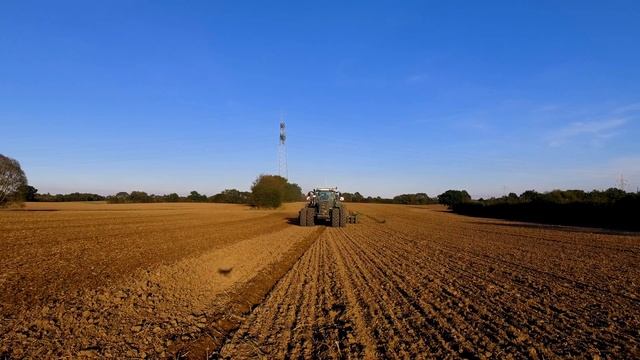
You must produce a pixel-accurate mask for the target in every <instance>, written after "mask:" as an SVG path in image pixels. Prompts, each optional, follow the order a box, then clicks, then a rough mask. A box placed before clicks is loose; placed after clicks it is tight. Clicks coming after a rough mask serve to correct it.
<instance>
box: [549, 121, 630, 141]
mask: <svg viewBox="0 0 640 360" xmlns="http://www.w3.org/2000/svg"><path fill="white" fill-rule="evenodd" d="M628 122H629V119H628V118H609V119H604V120H598V121H587V122H582V121H578V122H573V123H571V124H569V125H568V126H566V127H564V128H561V129H558V130H556V131H555V132H554V133H553V134H551V135H550V136H549V145H550V146H560V145H563V144H565V143H567V142H569V141H570V140H573V139H575V138H577V137H582V138H584V137H587V138H588V140H590V141H592V142H600V141H603V140H606V139H610V138H612V137H614V136H615V135H616V134H617V132H616V130H618V129H620V128H621V127H623V126H624V125H625V124H627V123H628Z"/></svg>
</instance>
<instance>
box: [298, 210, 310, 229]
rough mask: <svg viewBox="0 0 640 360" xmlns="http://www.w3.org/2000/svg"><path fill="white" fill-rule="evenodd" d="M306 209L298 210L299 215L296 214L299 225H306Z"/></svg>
mask: <svg viewBox="0 0 640 360" xmlns="http://www.w3.org/2000/svg"><path fill="white" fill-rule="evenodd" d="M307 210H308V209H307V208H302V210H300V215H299V216H298V224H300V226H307Z"/></svg>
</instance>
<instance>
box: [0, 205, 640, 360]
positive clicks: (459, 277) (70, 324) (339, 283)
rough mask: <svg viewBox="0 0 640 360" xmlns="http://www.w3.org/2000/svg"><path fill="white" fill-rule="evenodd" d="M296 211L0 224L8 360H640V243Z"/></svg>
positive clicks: (42, 216)
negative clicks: (313, 223) (339, 218)
mask: <svg viewBox="0 0 640 360" xmlns="http://www.w3.org/2000/svg"><path fill="white" fill-rule="evenodd" d="M297 206H298V205H296V204H291V205H288V206H287V207H286V208H284V209H282V210H279V211H268V212H265V211H255V210H249V209H247V208H245V207H241V206H233V205H213V204H153V205H106V204H102V205H95V204H29V205H28V206H27V208H26V210H56V211H4V212H0V250H1V251H2V254H6V255H5V256H3V261H4V263H3V267H2V269H1V270H0V287H1V290H2V291H0V315H1V317H2V318H1V319H0V320H1V322H0V340H1V342H0V344H1V345H0V358H1V357H2V356H1V354H4V356H6V357H11V358H14V357H15V358H20V357H32V358H35V357H38V358H41V357H53V356H55V357H60V356H68V357H78V356H87V357H90V356H95V357H108V356H112V357H127V356H128V357H154V358H155V357H163V356H171V357H187V358H198V359H200V358H206V357H210V358H218V357H221V358H255V357H264V358H310V357H312V358H460V357H464V358H494V357H499V358H509V357H513V358H539V359H542V358H557V357H595V356H599V357H603V358H637V357H640V281H639V280H638V279H640V268H638V266H637V264H638V262H639V260H640V235H637V234H616V233H607V232H602V231H592V230H585V229H576V228H564V227H548V226H537V225H532V224H520V223H513V222H502V221H496V220H483V219H477V218H467V217H462V216H458V215H454V214H451V213H449V212H446V211H444V209H443V208H441V207H438V206H426V207H408V206H394V205H367V204H354V205H351V206H350V210H357V211H359V212H361V213H363V214H364V215H365V216H362V217H361V219H362V223H361V224H357V225H350V226H349V227H347V228H325V227H315V228H306V227H299V226H296V225H295V224H291V223H290V222H291V221H290V220H289V219H290V218H293V217H295V215H296V208H297Z"/></svg>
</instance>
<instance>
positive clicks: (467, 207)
mask: <svg viewBox="0 0 640 360" xmlns="http://www.w3.org/2000/svg"><path fill="white" fill-rule="evenodd" d="M448 205H449V207H450V208H451V210H453V211H454V212H456V213H458V214H463V215H470V216H480V217H489V218H499V219H506V220H518V221H528V222H537V223H547V224H558V225H577V226H592V227H593V226H596V227H603V228H615V229H624V230H640V219H639V218H638V210H640V193H638V192H636V193H632V192H626V191H623V190H620V189H617V188H610V189H607V190H604V191H600V190H593V191H590V192H586V191H583V190H553V191H549V192H545V193H539V192H536V191H534V190H528V191H525V192H523V193H522V194H520V195H517V194H515V193H510V194H508V195H506V196H502V197H499V198H490V199H478V200H471V199H470V198H468V199H464V200H461V201H455V202H452V203H450V204H448Z"/></svg>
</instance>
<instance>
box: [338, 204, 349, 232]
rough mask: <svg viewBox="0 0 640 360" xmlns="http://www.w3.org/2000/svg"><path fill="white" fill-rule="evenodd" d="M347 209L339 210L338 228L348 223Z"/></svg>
mask: <svg viewBox="0 0 640 360" xmlns="http://www.w3.org/2000/svg"><path fill="white" fill-rule="evenodd" d="M347 213H348V212H347V208H345V207H341V208H340V227H346V226H347V222H349V215H348V214H347Z"/></svg>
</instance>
